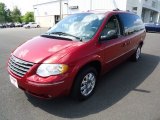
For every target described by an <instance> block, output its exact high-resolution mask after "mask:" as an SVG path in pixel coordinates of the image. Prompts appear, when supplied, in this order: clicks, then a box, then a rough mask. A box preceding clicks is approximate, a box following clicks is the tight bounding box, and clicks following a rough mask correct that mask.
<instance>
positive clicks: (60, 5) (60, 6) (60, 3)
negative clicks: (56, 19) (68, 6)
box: [59, 0, 62, 20]
mask: <svg viewBox="0 0 160 120" xmlns="http://www.w3.org/2000/svg"><path fill="white" fill-rule="evenodd" d="M59 9H60V20H61V19H62V0H59Z"/></svg>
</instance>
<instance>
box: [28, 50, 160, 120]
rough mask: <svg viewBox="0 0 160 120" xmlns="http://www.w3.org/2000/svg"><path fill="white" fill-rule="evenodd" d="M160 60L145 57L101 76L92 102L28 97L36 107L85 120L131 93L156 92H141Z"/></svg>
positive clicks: (154, 57) (145, 55) (91, 99)
mask: <svg viewBox="0 0 160 120" xmlns="http://www.w3.org/2000/svg"><path fill="white" fill-rule="evenodd" d="M159 61H160V58H159V57H158V56H153V55H149V54H144V53H143V54H142V58H141V59H140V61H139V62H137V63H134V62H130V61H126V62H124V63H122V64H121V65H119V66H117V67H116V68H114V69H113V70H111V71H110V72H108V73H107V74H105V75H104V76H102V77H101V79H100V82H99V84H98V86H97V89H96V92H95V94H94V95H93V96H92V97H91V98H90V99H88V100H86V101H83V102H76V101H73V100H72V99H70V98H69V97H65V98H59V99H55V100H42V99H37V98H35V97H31V96H28V95H27V98H28V101H29V102H30V103H32V104H33V105H34V106H35V107H39V108H41V109H42V110H44V111H46V112H48V113H50V114H53V115H55V116H59V117H62V118H81V117H84V116H88V115H90V114H95V113H98V112H101V111H103V110H105V109H107V108H109V107H111V106H112V105H114V104H115V103H117V102H118V101H120V100H121V99H123V98H124V97H125V96H126V95H127V94H129V92H131V91H136V92H142V93H144V94H149V93H151V92H152V91H149V90H142V89H137V87H138V86H139V85H140V84H142V83H143V82H144V80H146V78H147V77H148V76H149V75H150V74H151V73H152V72H153V71H154V69H155V68H156V66H157V65H158V63H159Z"/></svg>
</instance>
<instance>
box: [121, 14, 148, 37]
mask: <svg viewBox="0 0 160 120" xmlns="http://www.w3.org/2000/svg"><path fill="white" fill-rule="evenodd" d="M119 18H120V20H121V22H122V24H123V26H124V31H123V32H124V35H129V34H133V33H135V32H138V31H140V30H143V29H145V27H144V24H143V22H142V20H141V18H140V17H139V16H138V15H135V14H126V13H120V14H119Z"/></svg>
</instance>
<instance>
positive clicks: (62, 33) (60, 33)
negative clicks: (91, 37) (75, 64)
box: [48, 32, 82, 41]
mask: <svg viewBox="0 0 160 120" xmlns="http://www.w3.org/2000/svg"><path fill="white" fill-rule="evenodd" d="M48 34H49V35H50V34H57V35H59V36H60V35H64V36H71V37H74V38H76V39H78V40H80V41H82V38H80V37H77V36H75V35H71V34H69V33H65V32H51V33H48Z"/></svg>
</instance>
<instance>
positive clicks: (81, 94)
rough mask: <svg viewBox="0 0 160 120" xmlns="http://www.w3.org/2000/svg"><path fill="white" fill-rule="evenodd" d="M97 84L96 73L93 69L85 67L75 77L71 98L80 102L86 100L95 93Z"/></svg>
mask: <svg viewBox="0 0 160 120" xmlns="http://www.w3.org/2000/svg"><path fill="white" fill-rule="evenodd" d="M96 82H97V71H96V69H95V68H93V67H87V68H85V69H83V70H81V71H80V72H79V74H78V75H77V77H76V79H75V82H74V85H73V89H72V94H71V95H72V97H73V98H74V99H76V100H79V101H82V100H86V99H88V98H89V97H90V96H91V95H92V94H93V93H94V91H95V87H96Z"/></svg>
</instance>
